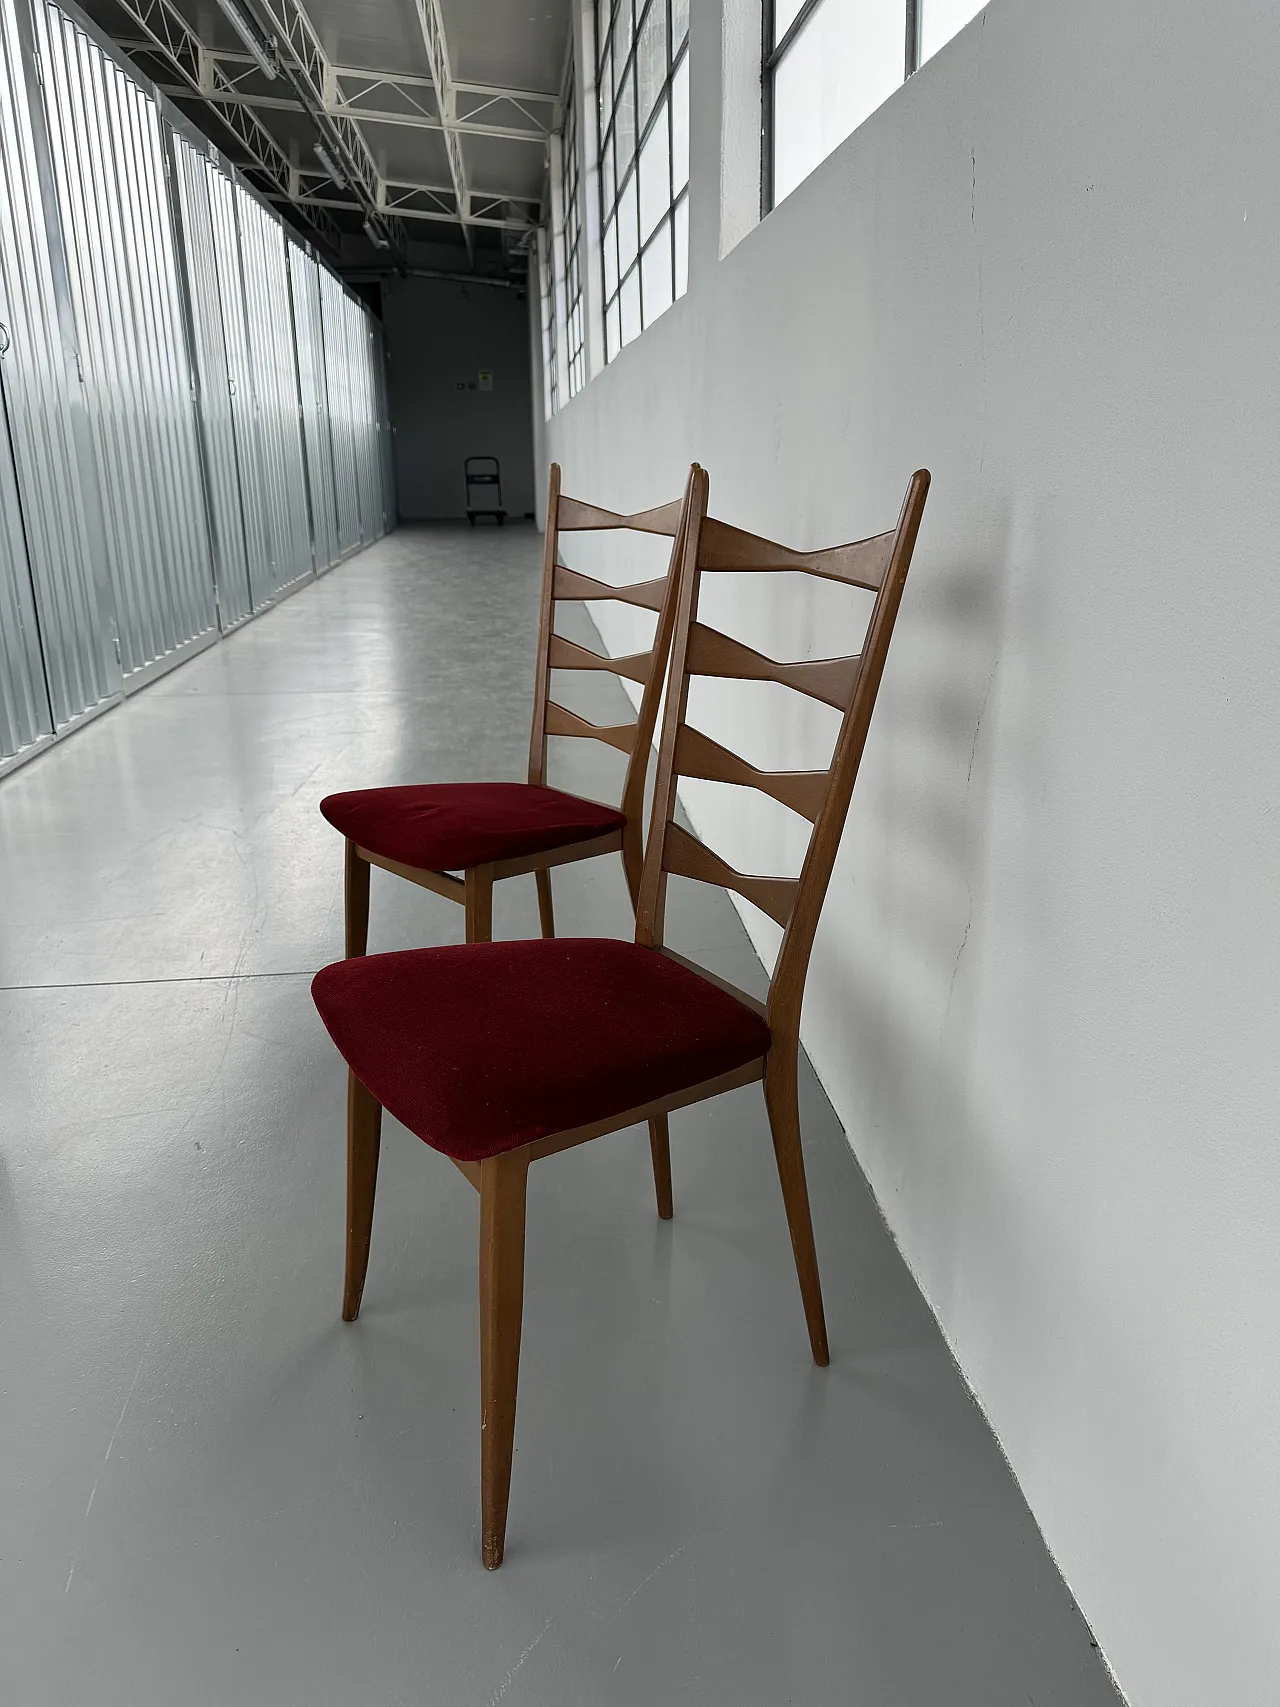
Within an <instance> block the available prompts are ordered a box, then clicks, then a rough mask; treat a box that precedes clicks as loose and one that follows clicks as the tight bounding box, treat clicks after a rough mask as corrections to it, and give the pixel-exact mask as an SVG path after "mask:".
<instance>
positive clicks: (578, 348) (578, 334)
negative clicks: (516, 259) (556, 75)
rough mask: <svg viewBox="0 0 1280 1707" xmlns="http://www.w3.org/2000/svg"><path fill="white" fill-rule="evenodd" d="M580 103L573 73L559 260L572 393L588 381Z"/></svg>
mask: <svg viewBox="0 0 1280 1707" xmlns="http://www.w3.org/2000/svg"><path fill="white" fill-rule="evenodd" d="M578 189H579V181H578V103H577V97H576V91H575V89H574V80H573V76H572V73H571V74H570V77H569V88H568V91H567V92H566V95H565V106H564V130H563V132H562V133H561V139H560V207H561V219H562V221H563V225H562V228H561V232H560V242H559V245H558V253H557V261H558V262H559V269H560V277H561V280H562V283H563V292H564V348H565V361H566V365H567V371H568V379H569V395H570V397H576V396H577V395H578V393H579V392H580V391H581V390H582V387H583V386H584V385H585V384H586V381H587V358H586V333H585V327H584V321H583V310H582V210H581V207H580V206H579V202H578Z"/></svg>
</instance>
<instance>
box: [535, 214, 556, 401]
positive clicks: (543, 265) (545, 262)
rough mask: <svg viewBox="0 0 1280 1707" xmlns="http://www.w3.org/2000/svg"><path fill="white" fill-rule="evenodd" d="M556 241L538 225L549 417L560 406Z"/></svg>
mask: <svg viewBox="0 0 1280 1707" xmlns="http://www.w3.org/2000/svg"><path fill="white" fill-rule="evenodd" d="M553 248H554V245H553V243H552V241H551V239H550V237H549V236H548V234H547V229H546V227H545V226H539V227H538V296H539V305H540V309H541V316H542V413H543V418H544V420H547V421H549V420H550V419H551V417H552V416H553V415H554V414H555V412H556V410H557V409H558V408H559V407H560V381H559V377H558V375H557V373H556V360H557V351H556V293H555V288H554V282H553V280H552V276H551V256H552V250H553Z"/></svg>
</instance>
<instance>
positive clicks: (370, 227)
mask: <svg viewBox="0 0 1280 1707" xmlns="http://www.w3.org/2000/svg"><path fill="white" fill-rule="evenodd" d="M364 234H365V236H366V237H367V238H368V239H369V241H370V243H372V244H373V246H374V248H375V249H389V248H390V247H391V245H390V243H389V242H388V241H387V239H386V237H384V236H383V234H382V232H381V231H380V230H379V229H378V227H377V226H376V225H375V224H374V223H373V221H372V220H371V219H366V220H365V222H364Z"/></svg>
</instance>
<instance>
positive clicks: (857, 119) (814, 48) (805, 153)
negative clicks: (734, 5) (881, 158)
mask: <svg viewBox="0 0 1280 1707" xmlns="http://www.w3.org/2000/svg"><path fill="white" fill-rule="evenodd" d="M904 29H905V24H904V12H903V6H902V0H822V4H821V5H819V6H818V7H817V8H816V9H815V10H814V11H813V12H812V13H811V14H810V17H809V19H808V21H807V22H806V23H805V25H804V27H803V28H802V29H801V31H800V34H799V35H798V36H797V37H796V39H795V41H794V42H793V43H792V44H791V47H790V48H789V50H788V51H787V53H786V54H785V56H784V57H783V59H782V61H781V63H780V64H779V66H778V68H777V71H776V72H775V73H774V91H773V138H774V140H773V199H774V201H775V202H780V201H781V200H782V198H783V197H784V196H786V195H790V193H791V191H792V190H794V189H795V187H796V185H797V184H799V183H800V182H802V180H803V179H805V178H807V177H808V176H809V174H810V172H812V171H813V169H814V167H815V166H817V165H818V164H819V162H820V161H823V160H825V159H826V157H827V155H828V154H830V153H831V151H832V149H833V148H835V147H837V146H838V145H839V144H840V143H841V142H843V141H844V139H845V137H846V136H848V135H850V133H851V132H853V131H855V130H856V129H857V128H858V126H859V125H860V124H861V123H862V121H863V120H864V119H866V118H869V117H870V115H871V114H872V113H873V112H874V111H875V110H876V108H877V107H878V106H880V104H881V103H882V102H883V101H886V100H887V99H888V98H889V96H890V95H891V94H892V93H893V91H894V90H895V89H896V88H897V87H898V86H899V84H900V83H901V82H902V74H903V50H904V33H903V32H904Z"/></svg>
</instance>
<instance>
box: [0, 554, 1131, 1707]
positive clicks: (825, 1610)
mask: <svg viewBox="0 0 1280 1707" xmlns="http://www.w3.org/2000/svg"><path fill="white" fill-rule="evenodd" d="M537 563H538V551H537V541H536V539H535V537H534V535H533V533H532V531H531V530H530V529H528V528H513V529H511V530H508V531H505V532H497V531H493V532H480V531H477V532H476V533H469V532H467V531H466V530H465V529H464V530H452V529H435V530H430V529H422V530H405V531H402V532H400V533H398V534H396V535H394V536H393V537H391V538H390V539H388V540H386V541H384V542H383V543H382V544H380V545H379V546H377V547H375V548H374V549H373V550H371V551H369V552H368V553H366V554H365V555H364V556H362V557H360V558H357V559H355V560H354V561H352V562H351V563H349V564H347V565H346V566H344V567H343V568H341V569H339V570H337V571H335V572H334V573H333V574H332V575H330V576H329V577H327V578H326V579H325V580H324V581H323V582H321V583H320V584H319V585H318V586H316V587H314V588H310V589H308V590H306V591H304V592H302V593H299V594H298V595H296V596H295V597H293V598H291V599H289V600H288V601H286V602H285V603H284V604H283V605H282V606H281V607H280V608H279V609H278V610H276V611H273V612H271V613H269V614H268V615H266V616H265V617H263V618H262V619H260V620H259V621H257V622H255V623H252V624H250V625H249V626H248V627H246V628H245V629H244V630H243V631H241V632H240V633H238V634H236V635H235V636H234V637H232V638H231V639H229V640H228V641H226V642H224V643H223V644H221V645H219V646H217V647H215V648H214V649H212V650H211V651H209V652H207V653H205V654H204V655H202V656H201V657H200V658H198V659H196V660H194V661H193V662H192V663H190V664H187V665H185V666H184V667H182V668H181V669H179V670H177V671H175V672H174V673H173V674H172V675H170V676H168V677H167V678H165V679H164V680H163V681H161V682H159V683H157V684H156V685H155V686H154V687H152V688H150V689H148V690H147V691H146V692H144V693H142V694H140V695H138V696H137V697H136V698H135V699H134V700H132V701H131V702H130V703H128V704H127V705H126V706H125V707H124V708H122V709H121V710H119V711H116V712H113V713H111V714H110V715H108V716H106V717H104V718H103V719H101V720H100V721H99V722H97V723H95V724H93V725H91V726H89V727H88V728H86V729H85V730H84V731H83V732H82V733H80V734H78V735H76V736H75V737H73V738H72V739H70V740H68V741H67V742H65V743H64V744H63V745H62V746H60V747H57V748H55V749H53V750H51V751H50V752H49V753H47V754H46V755H44V756H43V757H41V758H39V759H37V760H35V761H34V762H33V763H31V764H30V765H28V766H27V767H25V768H24V769H23V770H20V771H18V772H17V773H15V774H14V775H13V776H12V777H10V778H8V779H7V780H6V781H4V782H3V783H0V906H2V914H0V986H3V988H0V1107H2V1110H3V1125H2V1127H0V1299H2V1301H3V1308H2V1311H0V1442H2V1443H3V1454H2V1456H0V1526H2V1528H0V1655H2V1656H3V1658H0V1699H3V1701H4V1703H5V1704H6V1707H176V1704H178V1703H181V1704H182V1707H206V1704H207V1707H277V1704H279V1707H286V1704H287V1707H353V1704H355V1703H361V1704H368V1707H400V1704H402V1703H403V1704H405V1707H408V1704H410V1703H412V1704H413V1707H497V1704H498V1703H502V1704H503V1707H614V1704H618V1707H621V1704H624V1703H625V1704H627V1707H631V1704H635V1707H641V1704H643V1707H681V1704H685V1703H688V1704H691V1707H692V1704H698V1707H721V1704H723V1707H784V1704H787V1703H796V1704H803V1707H1027V1704H1028V1703H1030V1704H1032V1707H1095V1704H1098V1707H1101V1704H1103V1703H1113V1702H1114V1700H1115V1697H1114V1695H1113V1694H1112V1691H1111V1688H1110V1685H1109V1684H1108V1682H1107V1680H1106V1677H1105V1674H1104V1671H1103V1668H1102V1665H1101V1662H1100V1660H1099V1656H1098V1655H1097V1653H1096V1651H1094V1649H1093V1648H1092V1645H1091V1642H1090V1637H1089V1632H1088V1630H1087V1629H1086V1627H1085V1625H1084V1623H1083V1621H1082V1620H1081V1618H1080V1616H1079V1613H1078V1612H1077V1611H1076V1609H1075V1607H1074V1605H1073V1602H1072V1600H1071V1597H1070V1595H1069V1594H1068V1592H1067V1590H1066V1589H1065V1587H1064V1586H1063V1584H1062V1582H1061V1580H1060V1579H1059V1577H1058V1575H1057V1573H1056V1571H1055V1569H1054V1566H1053V1564H1052V1561H1051V1560H1050V1559H1049V1557H1048V1555H1047V1553H1046V1551H1045V1548H1044V1546H1043V1543H1042V1542H1041V1540H1040V1537H1039V1535H1038V1533H1037V1530H1036V1527H1035V1524H1034V1522H1033V1520H1032V1518H1031V1516H1030V1514H1029V1512H1028V1511H1027V1509H1026V1506H1025V1504H1024V1503H1023V1500H1022V1498H1021V1496H1020V1494H1019V1492H1018V1489H1017V1487H1016V1486H1015V1484H1014V1482H1013V1480H1012V1478H1011V1477H1010V1475H1009V1472H1008V1470H1007V1468H1006V1466H1005V1464H1004V1462H1003V1460H1002V1458H1001V1455H1000V1452H999V1450H998V1448H997V1446H996V1444H995V1442H994V1441H993V1440H992V1438H991V1436H990V1434H989V1433H988V1431H987V1428H986V1426H985V1424H984V1422H983V1420H982V1417H981V1415H980V1414H979V1412H978V1410H977V1409H976V1407H975V1406H974V1404H973V1402H972V1400H971V1399H970V1397H969V1395H968V1393H967V1391H966V1389H965V1387H964V1384H963V1382H962V1381H961V1379H960V1377H959V1375H958V1374H957V1372H956V1370H955V1368H954V1367H953V1365H952V1363H951V1361H950V1359H949V1357H948V1355H947V1352H946V1350H945V1347H944V1345H943V1343H942V1341H941V1339H940V1337H939V1334H938V1331H937V1329H936V1327H935V1325H934V1323H933V1321H932V1319H931V1317H930V1315H929V1312H928V1310H927V1309H926V1308H925V1305H924V1303H923V1301H922V1300H921V1298H920V1296H919V1294H918V1293H917V1291H916V1289H915V1287H914V1285H913V1284H912V1282H911V1279H910V1277H909V1275H908V1273H907V1271H906V1269H905V1267H904V1265H903V1263H902V1262H901V1260H900V1258H899V1256H898V1254H897V1252H896V1250H895V1248H894V1246H893V1243H892V1241H891V1240H890V1239H889V1237H888V1235H887V1233H886V1232H885V1229H884V1227H883V1225H882V1223H881V1221H880V1219H879V1216H878V1214H877V1212H876V1209H875V1206H874V1204H873V1203H872V1201H871V1199H870V1197H869V1195H868V1192H867V1189H866V1186H865V1184H864V1182H863V1179H862V1176H861V1174H860V1173H859V1171H858V1168H857V1165H856V1163H855V1162H854V1160H853V1157H852V1155H851V1153H850V1151H849V1149H848V1147H847V1145H846V1144H845V1141H844V1138H843V1136H842V1134H841V1131H840V1128H839V1126H838V1124H837V1122H836V1120H835V1118H834V1116H833V1115H832V1112H831V1109H830V1108H829V1106H828V1105H827V1103H826V1101H825V1099H824V1098H823V1096H822V1093H821V1091H820V1089H819V1087H818V1086H817V1084H816V1082H815V1081H814V1079H813V1078H812V1076H811V1075H808V1076H807V1077H806V1079H805V1081H804V1085H803V1092H802V1094H803V1113H804V1119H805V1139H806V1147H807V1154H808V1158H809V1167H810V1178H811V1186H812V1191H813V1197H814V1214H815V1222H816V1228H817V1238H818V1249H819V1255H820V1258H821V1262H822V1269H823V1277H824V1283H825V1290H826V1299H827V1315H828V1321H829V1324H830V1330H831V1341H832V1365H831V1367H830V1369H828V1370H825V1371H823V1370H817V1369H815V1368H814V1367H813V1366H812V1364H811V1363H810V1361H809V1355H808V1348H807V1343H806V1338H805V1331H804V1322H803V1318H802V1315H801V1311H800V1303H799V1296H798V1292H797V1288H796V1282H795V1275H794V1271H793V1269H792V1265H791V1255H790V1249H789V1246H788V1241H787V1233H786V1224H785V1221H784V1218H783V1213H782V1207H781V1202H780V1199H779V1194H778V1187H777V1180H776V1177H775V1175H774V1172H773V1163H772V1157H771V1152H770V1149H769V1143H768V1137H767V1128H766V1123H765V1119H764V1113H763V1106H762V1102H761V1098H760V1095H759V1092H758V1091H757V1090H755V1089H752V1090H748V1091H744V1092H739V1093H735V1094H734V1095H732V1096H730V1097H726V1098H723V1099H721V1101H720V1102H718V1103H716V1104H712V1105H707V1106H704V1107H703V1108H702V1109H700V1110H697V1111H695V1112H692V1113H688V1114H684V1115H679V1116H676V1117H674V1118H673V1121H672V1128H673V1131H672V1138H673V1152H674V1170H675V1192H676V1218H675V1220H674V1221H673V1222H671V1223H661V1222H659V1221H658V1220H657V1218H656V1216H655V1213H654V1207H653V1196H652V1184H651V1178H650V1173H649V1163H648V1147H647V1143H646V1141H645V1136H644V1134H643V1132H641V1131H634V1132H629V1133H624V1134H619V1135H616V1136H615V1137H613V1138H611V1139H606V1140H603V1141H601V1142H600V1143H598V1144H595V1145H590V1146H588V1147H587V1148H585V1149H583V1150H579V1151H575V1152H572V1153H571V1154H568V1155H565V1156H563V1157H559V1158H556V1159H554V1160H552V1161H549V1162H547V1163H544V1164H542V1165H541V1166H539V1167H538V1168H537V1169H535V1170H534V1172H533V1174H532V1175H531V1179H530V1199H529V1244H528V1280H527V1302H526V1309H525V1336H524V1354H523V1367H522V1377H521V1390H520V1412H519V1420H518V1426H517V1456H516V1464H515V1477H514V1486H513V1493H512V1501H511V1520H510V1529H509V1534H508V1543H507V1562H506V1564H505V1566H504V1567H503V1569H502V1570H501V1571H500V1572H498V1573H496V1574H495V1575H488V1574H486V1573H485V1572H484V1571H483V1570H482V1569H481V1567H480V1563H479V1556H478V1555H479V1503H478V1456H479V1454H478V1444H479V1441H478V1415H477V1413H478V1397H477V1392H478V1379H477V1353H476V1343H475V1334H476V1256H475V1235H476V1205H475V1199H474V1196H473V1194H472V1193H471V1190H470V1187H469V1186H468V1185H467V1184H466V1183H465V1182H464V1181H463V1180H462V1179H461V1177H460V1176H459V1175H458V1174H457V1173H456V1172H455V1171H454V1170H453V1169H452V1168H451V1167H450V1166H449V1165H448V1163H447V1162H445V1161H443V1160H442V1159H441V1158H439V1157H436V1156H434V1155H433V1154H431V1152H429V1151H428V1150H426V1149H425V1148H424V1147H423V1146H422V1145H421V1144H419V1143H418V1142H417V1140H416V1139H413V1138H411V1137H409V1135H408V1134H407V1133H405V1132H404V1131H403V1130H402V1129H400V1128H399V1127H397V1126H396V1125H395V1124H394V1123H390V1124H389V1128H388V1130H387V1132H386V1136H385V1139H384V1147H383V1167H382V1179H381V1189H380V1197H379V1204H378V1211H377V1217H376V1220H375V1224H374V1246H373V1256H372V1261H371V1264H370V1270H369V1281H368V1286H367V1289H366V1292H365V1303H364V1311H363V1315H362V1317H361V1320H360V1322H359V1323H358V1324H356V1325H354V1326H350V1327H347V1326H344V1325H343V1324H342V1323H341V1322H340V1321H339V1319H338V1305H339V1297H340V1290H341V1268H342V1227H343V1191H344V1152H343V1095H344V1072H343V1068H342V1064H341V1062H340V1061H339V1059H338V1057H337V1055H336V1053H335V1051H334V1049H333V1048H332V1046H331V1045H330V1044H329V1042H328V1039H327V1038H326V1036H325V1034H324V1032H323V1030H322V1028H321V1026H320V1023H319V1021H318V1019H317V1017H316V1014H315V1012H314V1009H313V1008H312V1005H311V1001H310V998H309V995H308V979H309V977H310V975H311V974H312V973H313V972H314V971H315V969H316V968H317V967H318V966H320V965H321V964H323V963H324V962H325V961H326V960H331V959H333V958H335V957H336V956H337V955H338V954H339V953H340V952H341V910H342V883H341V847H340V844H339V840H338V838H337V836H336V835H335V834H334V832H333V831H332V830H330V829H329V827H328V826H327V825H326V824H325V823H324V822H323V821H322V820H321V818H320V815H319V813H318V811H317V809H316V808H317V803H318V801H319V800H320V798H321V796H322V795H324V794H325V793H328V792H330V791H332V790H335V789H340V788H344V787H351V786H357V785H368V784H374V783H379V782H393V781H407V780H415V779H448V778H458V779H461V778H465V777H485V776H490V777H518V776H519V775H520V774H521V772H522V769H523V765H524V762H525V743H526V727H527V715H528V696H529V690H530V674H531V664H532V643H533V633H534V626H535V616H536V599H537V575H538V567H537ZM587 691H588V692H594V693H595V694H597V695H603V696H608V695H620V691H621V690H620V689H618V688H617V687H616V685H615V684H613V683H612V682H611V681H609V679H607V678H606V679H602V680H601V681H599V682H597V683H594V684H588V686H587ZM596 705H597V710H598V711H605V710H607V709H608V705H607V704H606V703H605V702H604V701H602V700H597V701H596ZM620 708H621V701H620V698H619V699H617V700H615V702H614V704H613V709H614V710H615V711H616V710H620ZM584 709H585V702H584ZM564 747H565V751H564V753H563V755H562V756H561V757H560V759H559V770H558V773H557V779H558V780H562V781H564V782H565V783H567V785H569V786H572V787H577V788H578V789H579V790H581V791H583V792H595V793H601V794H605V793H607V791H608V790H609V789H610V788H612V787H614V786H615V782H614V778H615V776H616V769H615V758H616V755H613V754H611V753H610V752H608V751H607V750H605V749H599V750H597V749H595V748H594V747H589V746H588V745H587V744H585V743H578V742H574V743H565V744H564ZM673 900H674V905H673V914H672V917H673V927H674V929H673V937H672V940H673V941H674V942H675V943H676V944H677V945H678V946H679V945H683V946H685V947H686V948H687V949H688V950H689V951H690V952H696V953H698V954H699V955H700V956H701V957H702V958H703V959H704V960H705V961H706V963H707V964H709V965H713V966H714V967H715V968H716V969H718V970H720V971H722V972H724V973H726V974H728V975H730V976H733V977H736V978H737V979H738V980H739V981H741V982H744V983H745V982H755V983H756V984H757V986H758V984H759V980H760V978H761V973H760V969H759V966H758V964H757V963H756V962H755V960H754V958H753V956H752V953H751V950H750V948H749V946H748V943H747V939H746V937H745V934H744V933H743V931H742V929H741V927H740V925H739V923H738V922H737V919H736V916H735V915H734V913H733V911H732V910H731V908H730V907H729V905H728V903H727V902H726V900H725V899H724V897H723V896H722V895H721V894H720V893H719V892H718V891H712V890H709V889H702V888H698V887H696V886H692V885H688V886H684V885H681V886H680V893H678V894H675V895H674V896H673ZM557 903H558V907H559V915H560V928H561V931H562V933H563V934H566V935H567V934H595V933H605V932H613V933H626V931H627V929H628V917H627V903H626V895H625V890H624V888H623V884H622V879H621V875H620V870H619V867H618V865H617V863H616V861H613V860H610V861H607V862H602V861H596V862H593V863H591V864H588V865H581V866H578V867H575V868H572V869H571V870H570V872H568V873H566V874H564V875H561V876H560V877H558V879H557ZM535 919H536V911H535V907H534V896H533V885H532V882H531V881H529V880H524V881H521V882H517V883H513V884H508V885H506V886H504V888H503V889H502V890H501V891H500V896H499V901H498V906H497V910H496V920H495V929H496V932H497V934H498V935H515V934H517V933H526V934H532V932H533V930H534V928H535ZM461 924H462V919H461V910H460V909H458V908H456V907H453V906H452V905H451V904H450V903H449V902H447V901H444V900H438V899H436V898H434V897H432V896H429V895H427V894H425V893H422V892H419V891H416V890H414V889H411V888H410V886H408V885H407V884H402V883H398V882H396V881H395V880H394V879H391V878H385V879H384V878H383V877H382V874H380V873H376V872H375V874H374V886H373V923H372V931H371V938H370V948H371V949H374V950H376V949H383V948H393V947H399V946H404V945H410V944H422V943H429V942H444V941H457V940H460V936H461Z"/></svg>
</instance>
